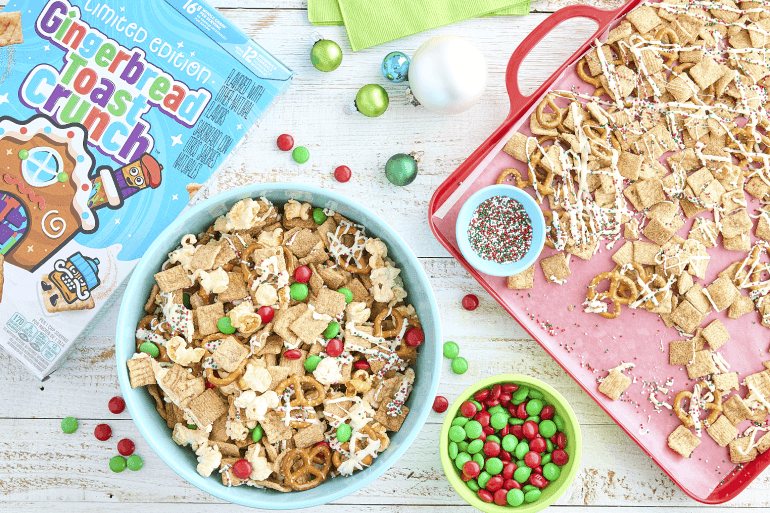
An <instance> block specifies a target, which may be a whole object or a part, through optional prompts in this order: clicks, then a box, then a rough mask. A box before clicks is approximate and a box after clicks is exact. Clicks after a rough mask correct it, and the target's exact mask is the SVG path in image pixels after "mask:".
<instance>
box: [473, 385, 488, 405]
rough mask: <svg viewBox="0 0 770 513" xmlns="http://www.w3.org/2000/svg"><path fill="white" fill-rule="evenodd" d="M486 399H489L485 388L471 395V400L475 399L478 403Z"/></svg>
mask: <svg viewBox="0 0 770 513" xmlns="http://www.w3.org/2000/svg"><path fill="white" fill-rule="evenodd" d="M487 397H489V389H488V388H485V389H483V390H479V391H478V392H476V393H475V394H473V398H474V399H476V400H477V401H478V402H482V401H484V400H485V399H486V398H487Z"/></svg>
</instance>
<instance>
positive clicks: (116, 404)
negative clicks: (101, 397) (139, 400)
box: [107, 396, 126, 415]
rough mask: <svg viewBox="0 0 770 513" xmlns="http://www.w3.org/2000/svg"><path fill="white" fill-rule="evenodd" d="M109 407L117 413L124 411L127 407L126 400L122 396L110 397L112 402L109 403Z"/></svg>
mask: <svg viewBox="0 0 770 513" xmlns="http://www.w3.org/2000/svg"><path fill="white" fill-rule="evenodd" d="M107 407H108V408H109V409H110V411H111V412H112V413H114V414H115V415H117V414H118V413H123V410H125V409H126V401H124V400H123V398H122V397H118V396H116V397H113V398H112V399H110V402H109V403H108V404H107Z"/></svg>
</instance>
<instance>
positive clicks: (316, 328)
mask: <svg viewBox="0 0 770 513" xmlns="http://www.w3.org/2000/svg"><path fill="white" fill-rule="evenodd" d="M340 295H341V294H340ZM343 297H344V296H343ZM328 325H329V323H328V322H326V321H324V320H323V319H315V318H314V317H313V310H311V309H309V308H308V309H306V310H305V312H304V313H303V314H302V315H300V316H299V317H298V318H297V320H295V321H294V322H293V323H291V326H289V329H290V330H291V331H293V332H294V333H295V334H296V335H297V337H299V339H300V340H302V341H303V342H305V343H307V344H312V343H313V342H315V340H316V339H317V338H318V337H320V336H321V333H323V332H324V330H325V329H326V327H327V326H328Z"/></svg>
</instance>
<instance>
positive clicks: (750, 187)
mask: <svg viewBox="0 0 770 513" xmlns="http://www.w3.org/2000/svg"><path fill="white" fill-rule="evenodd" d="M744 189H745V191H746V192H748V193H749V194H751V195H752V196H754V197H755V198H757V199H758V200H761V199H763V198H764V197H765V196H767V193H769V192H770V185H767V184H766V183H765V182H764V180H762V179H761V178H759V177H758V176H755V177H752V178H751V180H749V181H748V182H746V185H745V187H744Z"/></svg>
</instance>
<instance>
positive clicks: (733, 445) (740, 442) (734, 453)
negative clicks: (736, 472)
mask: <svg viewBox="0 0 770 513" xmlns="http://www.w3.org/2000/svg"><path fill="white" fill-rule="evenodd" d="M749 444H751V437H750V436H744V437H742V438H736V439H735V440H733V441H732V442H730V461H732V462H733V463H748V462H750V461H754V458H756V457H757V448H756V447H753V448H752V449H751V450H749Z"/></svg>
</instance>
